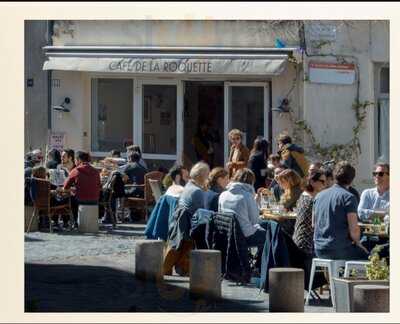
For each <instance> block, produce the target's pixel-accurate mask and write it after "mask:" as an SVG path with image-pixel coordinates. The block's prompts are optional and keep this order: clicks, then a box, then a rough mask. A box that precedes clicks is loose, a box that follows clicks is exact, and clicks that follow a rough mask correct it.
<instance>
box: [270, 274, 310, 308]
mask: <svg viewBox="0 0 400 324" xmlns="http://www.w3.org/2000/svg"><path fill="white" fill-rule="evenodd" d="M269 311H270V312H304V270H303V269H297V268H272V269H270V270H269Z"/></svg>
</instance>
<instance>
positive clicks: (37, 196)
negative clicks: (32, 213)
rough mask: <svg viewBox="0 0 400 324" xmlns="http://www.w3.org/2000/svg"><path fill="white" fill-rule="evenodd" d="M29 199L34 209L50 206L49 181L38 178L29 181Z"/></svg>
mask: <svg viewBox="0 0 400 324" xmlns="http://www.w3.org/2000/svg"><path fill="white" fill-rule="evenodd" d="M31 198H32V202H33V206H34V207H36V208H48V207H49V204H50V181H48V180H45V179H39V178H32V179H31Z"/></svg>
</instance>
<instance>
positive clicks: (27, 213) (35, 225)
mask: <svg viewBox="0 0 400 324" xmlns="http://www.w3.org/2000/svg"><path fill="white" fill-rule="evenodd" d="M32 215H33V206H25V232H26V231H28V226H29V222H30V221H31V218H32ZM38 230H39V216H38V215H36V216H35V218H34V219H33V221H32V225H31V228H30V232H37V231H38Z"/></svg>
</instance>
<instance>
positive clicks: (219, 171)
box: [206, 167, 229, 212]
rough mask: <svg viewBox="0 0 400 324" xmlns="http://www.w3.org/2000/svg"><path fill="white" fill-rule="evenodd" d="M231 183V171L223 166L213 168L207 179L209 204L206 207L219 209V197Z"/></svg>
mask: <svg viewBox="0 0 400 324" xmlns="http://www.w3.org/2000/svg"><path fill="white" fill-rule="evenodd" d="M228 183H229V173H228V171H227V170H225V169H224V168H221V167H216V168H214V169H212V170H211V172H210V175H209V176H208V181H207V189H208V191H207V206H206V209H209V210H212V211H214V212H216V211H218V199H219V196H220V194H221V193H222V192H223V191H224V190H225V189H226V186H227V185H228Z"/></svg>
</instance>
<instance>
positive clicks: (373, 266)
mask: <svg viewBox="0 0 400 324" xmlns="http://www.w3.org/2000/svg"><path fill="white" fill-rule="evenodd" d="M381 250H382V246H379V245H377V246H376V247H375V248H374V249H373V250H372V252H371V255H370V256H369V258H368V259H369V261H370V263H369V264H368V265H367V266H366V269H367V278H368V280H389V266H388V265H387V262H386V259H383V260H381V258H380V257H379V252H380V251H381Z"/></svg>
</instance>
